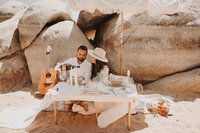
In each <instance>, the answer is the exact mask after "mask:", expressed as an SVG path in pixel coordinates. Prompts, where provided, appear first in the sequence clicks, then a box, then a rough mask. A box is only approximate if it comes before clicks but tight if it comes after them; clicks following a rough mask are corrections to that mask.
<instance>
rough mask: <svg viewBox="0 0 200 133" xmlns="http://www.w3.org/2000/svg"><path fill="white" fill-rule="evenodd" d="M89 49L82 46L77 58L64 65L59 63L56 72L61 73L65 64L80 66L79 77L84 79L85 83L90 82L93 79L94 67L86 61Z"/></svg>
mask: <svg viewBox="0 0 200 133" xmlns="http://www.w3.org/2000/svg"><path fill="white" fill-rule="evenodd" d="M87 53H88V49H87V47H86V46H84V45H81V46H80V47H79V48H78V49H77V57H76V58H70V59H68V60H66V61H64V62H62V63H57V65H56V66H55V70H57V71H60V68H59V67H60V66H61V65H64V64H71V65H73V66H80V68H79V69H78V77H84V79H85V81H86V82H88V81H89V80H90V79H91V69H92V65H91V63H89V62H88V61H87V60H85V59H86V57H87Z"/></svg>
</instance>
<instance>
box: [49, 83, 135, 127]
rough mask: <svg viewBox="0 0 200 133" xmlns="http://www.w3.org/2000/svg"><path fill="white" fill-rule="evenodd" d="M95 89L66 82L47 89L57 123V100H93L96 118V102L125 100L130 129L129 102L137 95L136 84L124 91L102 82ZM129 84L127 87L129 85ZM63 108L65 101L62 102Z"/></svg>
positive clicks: (121, 88)
mask: <svg viewBox="0 0 200 133" xmlns="http://www.w3.org/2000/svg"><path fill="white" fill-rule="evenodd" d="M97 84H98V85H97V88H96V89H90V88H88V87H85V86H78V87H75V86H71V85H69V84H68V83H67V82H59V83H58V84H57V85H56V86H54V87H53V88H52V89H49V93H48V95H51V98H52V99H53V101H54V117H55V124H57V102H56V101H68V100H80V101H93V102H95V108H96V118H98V102H127V103H128V129H130V120H131V102H133V101H134V98H136V96H137V90H136V86H135V85H134V84H131V85H130V86H131V91H130V92H126V91H125V90H123V87H110V86H105V85H104V84H103V83H97ZM130 86H129V87H130ZM63 108H64V110H65V102H63Z"/></svg>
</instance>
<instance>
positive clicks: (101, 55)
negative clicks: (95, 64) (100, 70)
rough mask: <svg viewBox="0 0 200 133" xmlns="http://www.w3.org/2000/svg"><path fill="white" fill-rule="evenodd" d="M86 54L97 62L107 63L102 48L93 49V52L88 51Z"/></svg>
mask: <svg viewBox="0 0 200 133" xmlns="http://www.w3.org/2000/svg"><path fill="white" fill-rule="evenodd" d="M88 54H89V55H90V56H92V57H94V58H96V59H97V60H100V61H103V62H108V59H107V58H106V51H105V50H104V49H102V48H98V47H97V48H95V49H94V50H88Z"/></svg>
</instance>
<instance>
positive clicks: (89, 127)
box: [0, 87, 200, 133]
mask: <svg viewBox="0 0 200 133" xmlns="http://www.w3.org/2000/svg"><path fill="white" fill-rule="evenodd" d="M35 91H36V89H35V88H33V87H24V88H20V89H16V88H14V89H10V90H0V111H2V110H3V109H6V108H7V107H13V106H14V107H21V106H30V105H32V106H36V105H39V104H40V102H41V99H42V98H41V97H38V96H36V95H34V92H35ZM144 93H145V94H153V93H159V94H162V95H169V96H172V97H173V98H174V101H175V106H174V110H173V112H174V114H173V116H169V117H168V118H165V117H162V116H159V115H157V116H154V115H152V114H142V113H138V114H135V115H132V116H131V130H130V131H128V130H127V115H126V116H124V117H122V118H120V119H119V120H117V121H116V122H114V123H112V124H111V125H109V126H108V127H106V128H103V129H102V128H99V127H98V126H97V121H96V117H95V114H93V115H89V116H84V115H80V114H77V113H73V112H58V125H54V114H53V112H40V113H39V114H38V116H37V118H36V119H35V120H34V121H33V123H32V124H31V125H29V126H28V127H27V128H24V129H19V130H14V129H9V128H2V127H0V132H1V133H86V132H87V133H126V132H127V133H128V132H134V133H160V132H162V133H200V115H199V114H200V94H194V93H188V92H185V93H180V92H170V91H164V90H144Z"/></svg>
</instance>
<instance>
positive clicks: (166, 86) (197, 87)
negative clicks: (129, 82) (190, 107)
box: [144, 68, 200, 93]
mask: <svg viewBox="0 0 200 133" xmlns="http://www.w3.org/2000/svg"><path fill="white" fill-rule="evenodd" d="M144 89H151V90H152V89H153V90H165V91H167V90H168V91H174V92H196V93H200V69H199V68H198V69H194V70H191V71H187V72H182V73H178V74H174V75H170V76H167V77H164V78H161V79H159V80H156V81H154V82H152V83H150V84H147V85H145V86H144Z"/></svg>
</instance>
